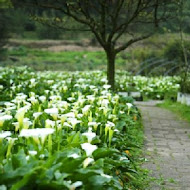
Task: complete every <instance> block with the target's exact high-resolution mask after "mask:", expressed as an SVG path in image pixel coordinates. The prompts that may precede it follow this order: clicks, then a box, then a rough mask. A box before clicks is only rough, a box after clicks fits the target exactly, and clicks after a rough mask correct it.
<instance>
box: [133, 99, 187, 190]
mask: <svg viewBox="0 0 190 190" xmlns="http://www.w3.org/2000/svg"><path fill="white" fill-rule="evenodd" d="M135 103H136V105H137V106H138V107H139V109H140V110H141V114H142V119H143V125H144V132H145V143H144V144H145V152H146V158H147V160H148V162H146V163H145V164H144V166H143V167H144V168H147V169H150V170H151V176H152V177H155V178H157V179H160V178H162V179H163V180H162V183H161V184H152V185H151V187H150V189H151V190H157V189H158V190H190V124H189V123H187V122H185V121H182V120H180V119H179V118H178V117H177V116H176V115H175V114H174V113H172V112H171V111H168V110H165V109H163V108H159V107H156V104H157V103H160V102H158V101H150V102H135Z"/></svg>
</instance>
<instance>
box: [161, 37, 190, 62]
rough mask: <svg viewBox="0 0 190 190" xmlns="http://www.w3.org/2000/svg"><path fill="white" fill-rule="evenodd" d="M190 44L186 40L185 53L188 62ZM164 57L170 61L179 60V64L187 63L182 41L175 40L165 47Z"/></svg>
mask: <svg viewBox="0 0 190 190" xmlns="http://www.w3.org/2000/svg"><path fill="white" fill-rule="evenodd" d="M189 42H190V41H189V40H186V41H185V42H184V46H185V51H186V54H187V58H188V60H189V59H190V43H189ZM163 55H164V57H166V58H168V59H169V60H177V61H178V62H179V63H184V62H185V60H184V53H183V49H182V44H181V41H180V40H175V41H173V42H171V43H169V44H168V45H167V46H166V47H165V49H164V54H163Z"/></svg>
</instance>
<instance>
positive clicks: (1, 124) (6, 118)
mask: <svg viewBox="0 0 190 190" xmlns="http://www.w3.org/2000/svg"><path fill="white" fill-rule="evenodd" d="M12 118H13V117H12V116H11V115H3V116H0V127H2V126H3V123H4V122H5V121H6V120H10V119H12Z"/></svg>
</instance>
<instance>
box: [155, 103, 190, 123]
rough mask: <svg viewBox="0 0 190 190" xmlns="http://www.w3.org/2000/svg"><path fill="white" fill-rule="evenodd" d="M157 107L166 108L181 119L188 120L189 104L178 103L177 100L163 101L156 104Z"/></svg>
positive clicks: (189, 113)
mask: <svg viewBox="0 0 190 190" xmlns="http://www.w3.org/2000/svg"><path fill="white" fill-rule="evenodd" d="M158 106H159V107H161V108H165V109H168V110H170V111H172V112H174V113H176V114H177V115H178V116H179V117H180V118H181V119H184V120H186V121H188V122H190V106H187V105H183V104H180V103H178V102H172V101H169V100H167V101H164V102H163V103H162V104H158Z"/></svg>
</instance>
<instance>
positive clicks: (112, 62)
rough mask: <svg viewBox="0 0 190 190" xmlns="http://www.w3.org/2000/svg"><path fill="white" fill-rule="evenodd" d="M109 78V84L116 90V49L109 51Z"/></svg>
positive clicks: (107, 53)
mask: <svg viewBox="0 0 190 190" xmlns="http://www.w3.org/2000/svg"><path fill="white" fill-rule="evenodd" d="M106 55H107V79H108V84H110V85H111V89H112V90H114V87H115V86H114V85H115V83H114V82H115V58H116V54H115V52H114V51H107V52H106Z"/></svg>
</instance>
